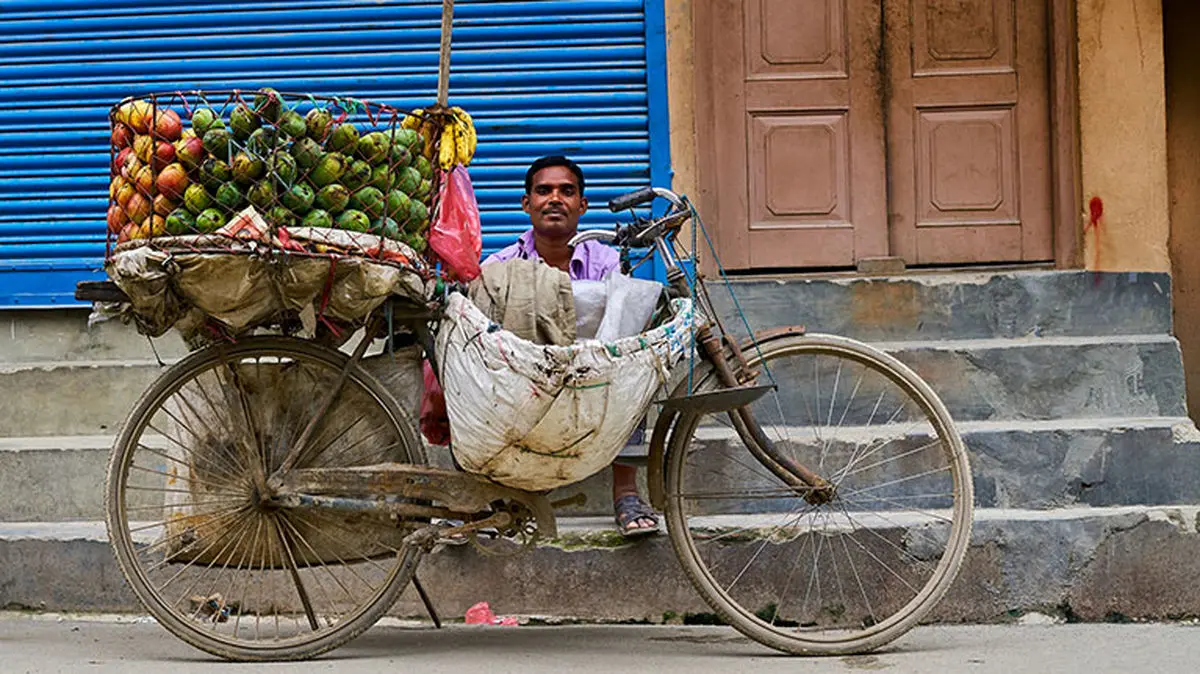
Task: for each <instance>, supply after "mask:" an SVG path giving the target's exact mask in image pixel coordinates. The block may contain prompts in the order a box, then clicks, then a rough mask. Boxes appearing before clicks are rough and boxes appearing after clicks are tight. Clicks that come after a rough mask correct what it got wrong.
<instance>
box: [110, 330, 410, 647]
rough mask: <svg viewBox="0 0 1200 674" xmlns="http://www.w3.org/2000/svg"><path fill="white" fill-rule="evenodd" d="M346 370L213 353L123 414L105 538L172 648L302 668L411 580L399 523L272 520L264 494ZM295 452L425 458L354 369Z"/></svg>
mask: <svg viewBox="0 0 1200 674" xmlns="http://www.w3.org/2000/svg"><path fill="white" fill-rule="evenodd" d="M346 363H347V358H346V356H345V355H343V354H342V353H340V352H337V351H334V350H332V349H327V348H324V347H320V346H316V345H314V344H311V343H309V342H304V341H302V340H298V339H290V338H281V337H254V338H249V339H245V340H242V341H240V342H239V343H237V344H232V345H230V344H222V345H217V346H211V347H208V348H205V349H203V350H200V351H197V352H196V353H194V354H192V355H190V356H188V357H187V358H184V359H183V360H182V361H180V362H179V363H177V364H176V365H174V366H172V367H171V368H170V369H168V370H167V371H166V372H165V373H163V375H162V376H161V377H160V378H159V379H158V380H157V381H156V382H155V383H154V384H153V385H152V386H151V387H150V389H149V390H147V391H146V393H145V394H143V396H142V397H141V399H140V400H139V401H138V402H137V404H136V405H135V407H134V409H133V411H132V412H131V413H130V416H129V418H128V419H127V420H126V422H125V425H124V427H123V429H122V431H121V433H120V435H119V436H118V438H117V442H116V445H115V447H114V449H113V453H112V457H111V461H110V464H109V469H108V478H107V511H108V512H107V521H108V531H109V538H110V540H111V541H112V544H113V547H114V549H115V552H116V555H117V559H118V561H119V563H120V566H121V569H122V571H123V572H124V574H125V577H126V579H127V580H128V581H129V584H130V586H131V587H132V588H133V590H134V592H135V593H136V594H137V596H138V598H139V599H141V601H142V603H143V604H144V605H145V607H146V609H147V610H149V612H150V613H151V615H153V616H154V617H155V618H156V619H157V620H158V622H159V623H160V624H162V625H163V627H165V628H167V629H168V630H169V631H171V632H172V633H173V634H175V635H176V636H178V637H179V638H181V639H183V640H184V641H186V642H188V643H190V644H192V645H193V646H196V647H197V648H200V649H202V650H204V651H207V652H209V653H212V654H215V655H218V656H221V657H224V658H229V659H234V660H294V659H301V658H308V657H312V656H315V655H317V654H319V653H322V652H324V651H327V650H329V649H332V648H335V647H337V646H339V645H341V644H343V643H345V642H346V641H349V640H350V639H352V638H354V637H355V636H357V635H358V634H360V633H361V632H363V631H364V630H366V629H367V628H368V627H370V626H371V625H372V624H374V623H375V621H376V620H378V619H379V617H381V616H382V615H383V614H384V613H385V612H386V611H387V609H388V608H389V607H390V606H391V605H392V604H393V603H394V601H395V599H396V597H397V596H398V595H399V593H400V592H401V591H402V590H403V589H404V587H405V586H406V585H407V584H408V582H409V580H410V579H411V578H412V575H413V572H414V571H415V567H416V564H417V562H418V561H419V558H420V553H419V552H418V551H416V550H412V549H410V548H408V547H407V546H403V545H402V543H401V541H402V539H403V537H404V535H405V534H407V533H408V532H409V531H411V528H410V527H408V526H406V523H405V522H393V521H389V520H387V519H386V518H378V517H372V516H368V515H365V514H364V515H360V516H347V515H343V514H340V513H333V512H330V511H324V510H317V509H313V508H309V509H284V508H279V507H276V505H275V504H273V503H272V502H271V501H270V499H269V498H268V497H267V494H266V493H265V492H267V490H265V489H264V484H265V483H264V480H263V477H264V476H269V475H271V473H272V472H273V471H274V470H275V469H276V468H278V467H279V465H280V464H281V463H282V461H283V458H284V456H286V455H287V450H288V448H289V447H291V446H292V445H293V444H294V443H295V442H296V441H297V439H298V438H299V437H300V435H301V433H302V431H303V429H304V428H305V427H306V426H307V425H308V424H309V422H310V420H311V419H313V418H314V417H315V416H316V415H317V414H318V413H319V409H320V407H321V405H322V403H323V402H324V400H325V399H326V397H327V396H329V395H330V394H331V393H332V391H334V390H335V388H336V382H337V380H338V378H339V376H340V375H341V373H342V372H343V370H344V369H345V366H346ZM306 446H307V447H308V448H309V450H310V451H308V452H305V453H304V458H303V459H302V460H301V461H300V462H299V463H298V464H297V465H296V467H297V468H311V467H347V466H359V465H370V464H375V463H381V462H385V461H396V462H403V463H416V462H421V461H423V452H422V448H421V445H420V443H419V442H418V441H417V438H416V435H415V431H413V429H412V422H411V421H410V420H409V418H408V417H407V415H406V414H405V413H404V412H403V411H402V410H400V409H399V408H398V407H397V405H396V403H395V401H394V399H393V398H392V397H391V396H390V394H388V392H387V391H386V390H384V389H383V388H382V387H381V385H380V384H379V383H378V382H377V381H376V380H375V379H374V378H373V377H371V376H369V375H366V374H364V373H362V372H361V371H359V370H358V369H354V370H351V371H350V372H349V375H348V377H347V378H346V381H345V383H344V385H343V387H342V389H341V392H340V393H339V394H338V395H337V396H336V398H335V399H334V401H333V404H332V407H330V408H329V410H328V411H327V412H326V413H325V414H324V415H323V416H321V418H320V419H319V420H318V421H317V423H316V425H315V426H314V430H313V432H312V434H311V435H310V441H309V442H308V443H307V444H306Z"/></svg>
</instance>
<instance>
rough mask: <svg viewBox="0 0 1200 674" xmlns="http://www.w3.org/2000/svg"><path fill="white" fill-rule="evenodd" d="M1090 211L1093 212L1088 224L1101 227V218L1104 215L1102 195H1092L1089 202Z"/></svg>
mask: <svg viewBox="0 0 1200 674" xmlns="http://www.w3.org/2000/svg"><path fill="white" fill-rule="evenodd" d="M1088 212H1089V213H1091V219H1090V220H1089V221H1088V226H1089V227H1099V226H1100V218H1101V217H1103V216H1104V202H1103V201H1101V200H1100V197H1092V200H1091V201H1089V202H1088Z"/></svg>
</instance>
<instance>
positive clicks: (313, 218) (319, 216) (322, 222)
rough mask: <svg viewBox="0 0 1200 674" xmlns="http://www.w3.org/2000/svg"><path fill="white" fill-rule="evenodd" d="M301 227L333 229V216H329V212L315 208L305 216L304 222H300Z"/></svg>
mask: <svg viewBox="0 0 1200 674" xmlns="http://www.w3.org/2000/svg"><path fill="white" fill-rule="evenodd" d="M300 226H301V227H325V228H329V227H333V216H331V215H330V214H329V211H326V210H322V209H320V208H314V209H313V210H311V211H309V212H308V213H307V214H306V215H305V216H304V219H303V220H301V221H300Z"/></svg>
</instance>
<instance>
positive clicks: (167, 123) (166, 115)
mask: <svg viewBox="0 0 1200 674" xmlns="http://www.w3.org/2000/svg"><path fill="white" fill-rule="evenodd" d="M182 133H183V122H181V121H179V115H178V114H176V112H175V111H174V110H170V109H166V110H163V109H161V108H160V109H159V110H158V114H157V115H156V116H155V119H154V130H153V134H154V137H155V138H159V139H161V140H166V141H176V140H179V135H180V134H182Z"/></svg>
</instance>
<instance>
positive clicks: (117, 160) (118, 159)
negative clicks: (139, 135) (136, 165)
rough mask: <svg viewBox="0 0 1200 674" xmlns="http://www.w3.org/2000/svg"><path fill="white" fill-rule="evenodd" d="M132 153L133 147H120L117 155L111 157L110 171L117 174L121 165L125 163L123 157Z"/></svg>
mask: <svg viewBox="0 0 1200 674" xmlns="http://www.w3.org/2000/svg"><path fill="white" fill-rule="evenodd" d="M132 155H133V148H131V147H126V148H122V149H121V151H120V152H118V153H117V156H115V157H113V163H112V172H113V173H117V174H119V173H120V172H121V167H122V166H124V165H125V158H126V157H129V156H132Z"/></svg>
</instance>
